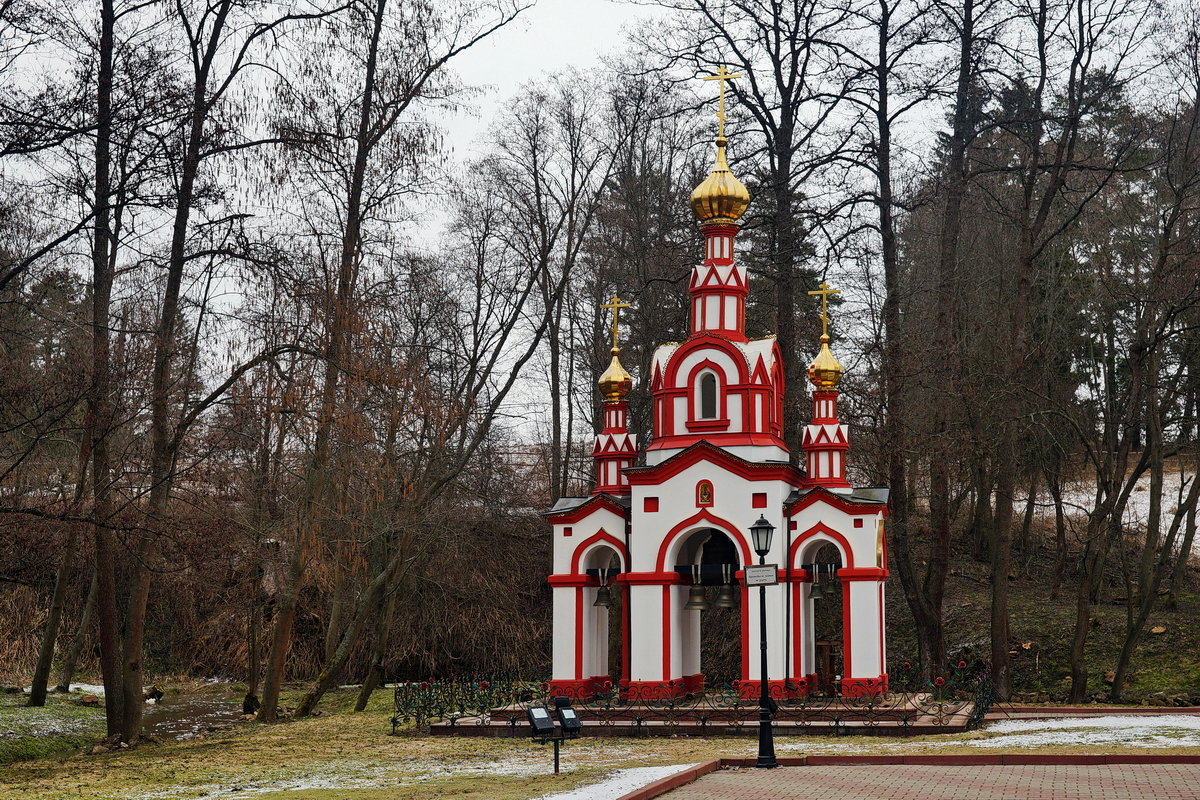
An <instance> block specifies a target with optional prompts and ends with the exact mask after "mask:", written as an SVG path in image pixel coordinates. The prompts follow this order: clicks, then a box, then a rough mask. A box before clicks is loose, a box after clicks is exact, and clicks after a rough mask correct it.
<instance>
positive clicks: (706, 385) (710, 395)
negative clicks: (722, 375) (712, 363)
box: [698, 371, 717, 419]
mask: <svg viewBox="0 0 1200 800" xmlns="http://www.w3.org/2000/svg"><path fill="white" fill-rule="evenodd" d="M698 418H699V419H716V418H717V376H716V374H715V373H713V372H708V371H706V372H702V373H701V374H700V414H699V417H698Z"/></svg>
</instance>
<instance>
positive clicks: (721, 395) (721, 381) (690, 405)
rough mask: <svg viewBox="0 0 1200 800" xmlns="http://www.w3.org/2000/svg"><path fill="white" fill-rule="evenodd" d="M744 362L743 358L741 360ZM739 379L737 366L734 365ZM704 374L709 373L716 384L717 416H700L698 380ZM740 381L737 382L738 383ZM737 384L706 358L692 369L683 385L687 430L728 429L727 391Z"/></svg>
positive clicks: (718, 366) (739, 372) (739, 370)
mask: <svg viewBox="0 0 1200 800" xmlns="http://www.w3.org/2000/svg"><path fill="white" fill-rule="evenodd" d="M742 360H743V361H744V360H745V359H744V358H743V359H742ZM734 366H735V368H737V369H738V376H739V377H741V373H742V370H741V368H740V365H739V364H736V363H735V364H734ZM705 372H711V373H712V376H713V380H714V381H715V382H716V391H717V397H716V401H717V415H716V416H715V417H701V416H700V413H699V412H700V402H701V400H700V378H701V377H702V374H703V373H705ZM740 382H741V381H739V383H740ZM736 385H737V383H734V382H733V381H730V380H729V376H728V375H726V374H725V368H724V367H722V366H721V365H720V364H718V363H717V362H715V361H713V360H712V359H711V358H706V359H704V360H703V361H701V362H700V363H698V364H696V366H694V367H692V369H691V371H690V372H688V374H687V381H686V383H685V386H686V389H687V412H688V413H687V421H686V424H687V428H688V430H724V429H726V428H728V427H729V390H730V389H731V388H732V387H733V386H736Z"/></svg>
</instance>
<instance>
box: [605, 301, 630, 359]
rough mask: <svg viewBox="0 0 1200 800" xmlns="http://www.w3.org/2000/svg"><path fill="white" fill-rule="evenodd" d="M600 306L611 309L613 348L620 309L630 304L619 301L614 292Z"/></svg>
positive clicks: (615, 342)
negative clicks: (610, 297)
mask: <svg viewBox="0 0 1200 800" xmlns="http://www.w3.org/2000/svg"><path fill="white" fill-rule="evenodd" d="M600 307H601V308H604V309H611V310H612V312H613V320H612V346H613V347H614V348H615V347H616V346H617V326H618V325H619V324H620V318H621V309H622V308H631V307H632V306H631V304H629V303H623V302H621V298H619V297H617V296H616V295H615V294H614V295H613V299H612V300H609V301H608V302H607V303H605V304H604V305H602V306H600Z"/></svg>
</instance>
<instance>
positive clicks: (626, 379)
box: [596, 347, 633, 404]
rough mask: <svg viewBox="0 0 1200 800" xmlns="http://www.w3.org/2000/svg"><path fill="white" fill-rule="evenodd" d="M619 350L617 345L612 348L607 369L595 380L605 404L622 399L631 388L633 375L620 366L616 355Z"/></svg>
mask: <svg viewBox="0 0 1200 800" xmlns="http://www.w3.org/2000/svg"><path fill="white" fill-rule="evenodd" d="M620 352H621V348H619V347H614V348H613V349H612V361H610V362H609V363H608V369H606V370H604V374H603V375H601V376H600V380H598V381H596V385H597V386H599V387H600V396H601V397H603V398H604V402H605V403H606V404H610V403H620V402H622V401H624V400H625V395H627V394H629V390H630V389H632V388H633V377H632V376H631V375H630V374H629V373H628V372H626V371H625V368H624V367H623V366H621V359H620V358H618V357H617V356H618V354H619V353H620Z"/></svg>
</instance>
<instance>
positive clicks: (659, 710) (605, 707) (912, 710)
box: [391, 662, 995, 736]
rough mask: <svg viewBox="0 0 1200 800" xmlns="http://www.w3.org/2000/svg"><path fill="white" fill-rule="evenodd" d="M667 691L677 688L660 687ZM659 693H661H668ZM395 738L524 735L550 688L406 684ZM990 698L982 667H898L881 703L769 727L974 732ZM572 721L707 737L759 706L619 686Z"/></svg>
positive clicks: (871, 700) (843, 705)
mask: <svg viewBox="0 0 1200 800" xmlns="http://www.w3.org/2000/svg"><path fill="white" fill-rule="evenodd" d="M662 688H663V689H664V690H665V689H675V688H676V687H673V686H670V685H668V684H664V685H663V687H662ZM666 693H667V692H664V694H666ZM394 697H395V714H394V715H393V717H392V719H391V723H392V730H393V732H395V731H396V729H397V728H398V727H400V726H402V725H410V724H412V725H415V727H416V729H417V730H425V729H427V728H428V726H429V725H430V724H432V723H435V722H444V723H447V724H449V725H451V726H468V725H481V726H482V725H491V726H493V727H495V726H504V727H507V728H509V729H511V731H512V734H513V735H514V736H516V735H523V734H524V732H525V731H524V727H525V725H526V722H525V719H526V717H525V710H526V709H528V708H529V707H530V706H538V705H540V706H546V705H548V704H549V700H550V691H549V686H548V684H547V683H546V682H545V681H543V680H540V679H538V678H521V677H517V676H513V675H490V676H484V677H478V676H476V677H456V678H451V679H448V680H432V679H431V680H427V681H404V682H400V683H397V684H396V685H395V690H394ZM994 699H995V695H994V694H993V691H992V682H991V675H990V672H989V670H988V668H987V666H986V665H984V664H981V663H979V662H976V663H975V664H974V665H970V666H969V665H967V664H966V663H965V662H958V663H957V664H954V665H952V666H951V667H950V668H949V669H947V671H946V673H945V674H944V675H940V676H937V677H935V678H933V679H932V680H922V679H921V678H920V677H919V676H918V675H917V673H916V670H915V669H913V668H912V667H911V665H910V664H909V662H904V663H903V664H902V665H901V668H900V670H898V671H897V673H896V674H895V675H893V676H892V677H891V679H890V686H889V691H888V692H887V693H886V694H879V695H872V696H865V697H842V696H839V695H836V694H831V695H817V694H810V695H808V696H805V697H776V698H775V702H776V704H777V710H776V712H775V714H774V721H775V724H776V725H777V726H779V728H780V729H781V730H787V729H788V728H792V729H805V728H808V729H812V730H813V732H816V730H817V729H820V730H821V731H822V732H827V733H834V734H847V733H869V732H870V731H864V730H863V729H864V728H872V727H876V726H880V725H888V726H890V727H898V728H902V729H904V728H907V729H912V732H914V733H915V732H917V731H916V729H917V728H919V729H920V730H921V731H924V732H928V731H933V730H937V729H939V728H946V729H951V728H952V729H956V730H961V729H962V728H963V727H964V726H965V727H968V728H973V727H977V726H978V725H979V724H980V723H981V722H982V721H983V718H984V715H986V714H987V712H988V710H989V709H990V708H991V706H992V704H993V702H994ZM572 702H573V704H574V705H575V707H576V708H577V709H578V711H579V713H580V716H582V717H583V718H584V719H586V720H588V721H589V722H590V723H591V724H594V725H600V726H618V725H619V726H625V727H630V726H631V727H633V728H635V729H637V728H643V727H646V728H649V727H651V726H654V727H658V728H662V727H663V726H667V727H675V726H684V725H686V726H687V728H688V730H689V731H690V732H694V733H698V734H702V733H706V732H711V735H719V734H720V733H722V732H723V731H724V732H729V729H731V728H733V729H736V728H740V727H743V726H747V725H751V726H753V725H755V724H756V722H755V721H756V719H757V717H756V714H757V712H758V699H757V697H744V696H743V693H742V692H741V691H740V690H739V688H738V687H737V686H735V685H733V684H722V685H713V686H707V687H705V690H704V691H703V692H695V693H692V694H689V695H686V696H683V697H675V698H663V699H631V698H630V697H629V696H628V695H627V694H622V692H621V691H620V689H619V687H615V686H609V685H606V686H605V688H604V690H602V691H600V692H598V693H596V694H594V695H591V696H588V697H579V698H572Z"/></svg>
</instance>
